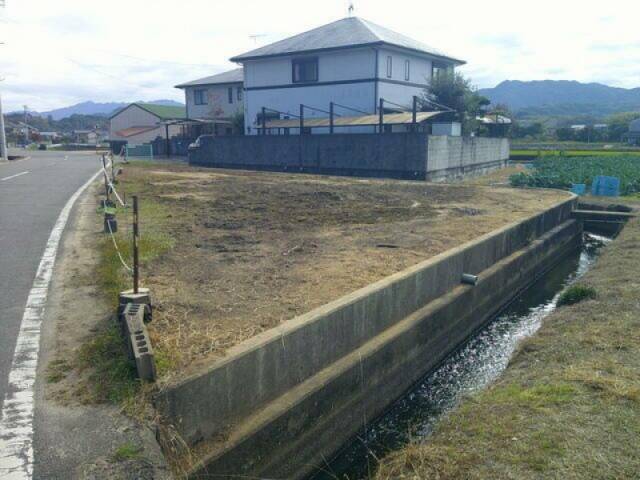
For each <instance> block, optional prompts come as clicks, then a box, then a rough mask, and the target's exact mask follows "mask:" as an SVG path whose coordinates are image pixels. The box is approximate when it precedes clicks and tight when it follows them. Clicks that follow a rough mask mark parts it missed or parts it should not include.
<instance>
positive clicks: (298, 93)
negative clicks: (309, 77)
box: [245, 81, 375, 133]
mask: <svg viewBox="0 0 640 480" xmlns="http://www.w3.org/2000/svg"><path fill="white" fill-rule="evenodd" d="M245 94H246V99H247V102H246V106H247V112H246V115H245V124H246V126H247V127H251V133H255V127H256V124H255V121H256V118H257V115H258V113H260V112H261V109H262V107H263V106H264V107H266V108H272V109H274V110H279V111H281V112H285V113H290V114H293V115H296V116H297V115H299V112H300V104H301V103H303V104H305V105H309V106H312V107H316V108H321V109H323V110H326V111H328V110H329V103H330V102H334V103H339V104H342V105H347V106H349V107H352V108H356V109H358V110H362V111H364V112H367V113H374V108H375V101H374V99H375V81H370V82H367V83H347V84H337V85H336V84H333V85H318V86H303V87H296V88H276V89H268V90H249V91H247V92H245ZM335 112H336V114H339V115H343V116H358V115H361V114H360V113H358V112H352V111H349V110H344V109H341V108H338V107H336V110H335ZM304 114H305V118H326V117H328V115H327V114H326V113H322V112H316V111H312V110H309V109H305V112H304ZM291 118H297V117H293V116H292V117H291ZM351 130H353V131H361V130H362V129H350V130H349V131H351ZM337 131H340V132H344V133H347V129H345V128H341V129H339V130H337ZM291 133H297V132H293V131H292V132H291ZM314 133H321V132H320V131H318V132H316V131H315V130H314Z"/></svg>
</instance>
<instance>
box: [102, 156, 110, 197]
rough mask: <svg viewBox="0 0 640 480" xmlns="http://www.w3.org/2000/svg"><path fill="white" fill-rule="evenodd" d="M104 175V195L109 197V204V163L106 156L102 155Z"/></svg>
mask: <svg viewBox="0 0 640 480" xmlns="http://www.w3.org/2000/svg"><path fill="white" fill-rule="evenodd" d="M102 173H103V174H104V194H105V196H106V197H107V203H109V177H108V174H107V162H106V160H105V157H104V155H102Z"/></svg>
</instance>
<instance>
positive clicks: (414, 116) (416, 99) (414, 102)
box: [411, 95, 418, 131]
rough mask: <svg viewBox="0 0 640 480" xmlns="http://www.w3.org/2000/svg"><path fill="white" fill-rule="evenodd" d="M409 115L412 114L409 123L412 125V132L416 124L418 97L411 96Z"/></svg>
mask: <svg viewBox="0 0 640 480" xmlns="http://www.w3.org/2000/svg"><path fill="white" fill-rule="evenodd" d="M411 113H412V114H413V116H412V118H411V122H412V123H413V130H414V131H415V130H416V123H418V97H416V96H415V95H414V96H413V109H412V112H411Z"/></svg>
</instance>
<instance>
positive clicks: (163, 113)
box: [109, 103, 186, 145]
mask: <svg viewBox="0 0 640 480" xmlns="http://www.w3.org/2000/svg"><path fill="white" fill-rule="evenodd" d="M185 118H186V110H185V108H184V107H179V106H172V105H157V104H153V103H132V104H130V105H128V106H126V107H124V108H122V109H120V110H119V111H117V112H116V113H114V114H113V115H112V116H111V117H110V118H109V141H111V142H112V143H113V142H116V143H117V142H122V143H127V144H129V145H143V144H147V143H151V142H152V141H154V140H155V139H156V138H158V137H161V138H165V139H170V138H171V137H175V136H179V135H181V134H182V132H183V126H182V124H181V122H183V121H184V120H185Z"/></svg>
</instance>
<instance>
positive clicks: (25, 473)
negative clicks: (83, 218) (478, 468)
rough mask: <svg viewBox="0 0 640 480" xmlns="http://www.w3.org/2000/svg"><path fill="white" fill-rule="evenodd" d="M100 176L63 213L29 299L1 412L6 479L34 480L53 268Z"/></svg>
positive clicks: (0, 452)
mask: <svg viewBox="0 0 640 480" xmlns="http://www.w3.org/2000/svg"><path fill="white" fill-rule="evenodd" d="M101 173H102V170H99V171H98V172H96V173H95V175H93V176H92V177H91V178H90V179H89V181H87V182H86V183H85V184H84V185H82V186H81V187H80V188H79V189H78V190H77V191H76V192H75V193H74V194H73V195H72V196H71V198H69V200H68V201H67V203H66V204H65V206H64V208H63V209H62V211H61V212H60V216H59V217H58V220H57V221H56V223H55V225H54V226H53V230H52V231H51V235H50V236H49V240H48V241H47V245H46V247H45V250H44V253H43V255H42V259H41V260H40V265H39V266H38V271H37V272H36V278H35V279H34V280H33V286H32V287H31V291H30V292H29V297H28V298H27V304H26V306H25V309H24V315H23V316H22V323H21V324H20V332H19V334H18V340H17V342H16V349H15V352H14V354H13V362H12V364H11V371H10V372H9V385H8V387H7V393H6V395H5V399H4V404H3V406H2V412H1V413H0V478H2V479H4V480H9V479H10V480H29V479H31V478H32V477H33V411H34V410H33V409H34V406H33V400H34V384H35V381H36V368H37V366H38V354H39V352H40V328H41V325H42V319H43V317H44V310H45V305H46V302H47V294H48V290H49V284H50V283H51V276H52V274H53V266H54V264H55V262H56V255H57V253H58V245H59V243H60V238H61V237H62V232H63V231H64V227H65V226H66V224H67V220H68V219H69V215H70V213H71V209H72V208H73V204H74V203H75V202H76V200H77V199H78V197H79V196H80V195H81V194H82V192H83V191H84V190H85V189H86V188H87V187H88V186H89V185H90V184H91V183H92V182H93V181H94V180H95V179H96V178H98V175H100V174H101Z"/></svg>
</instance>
